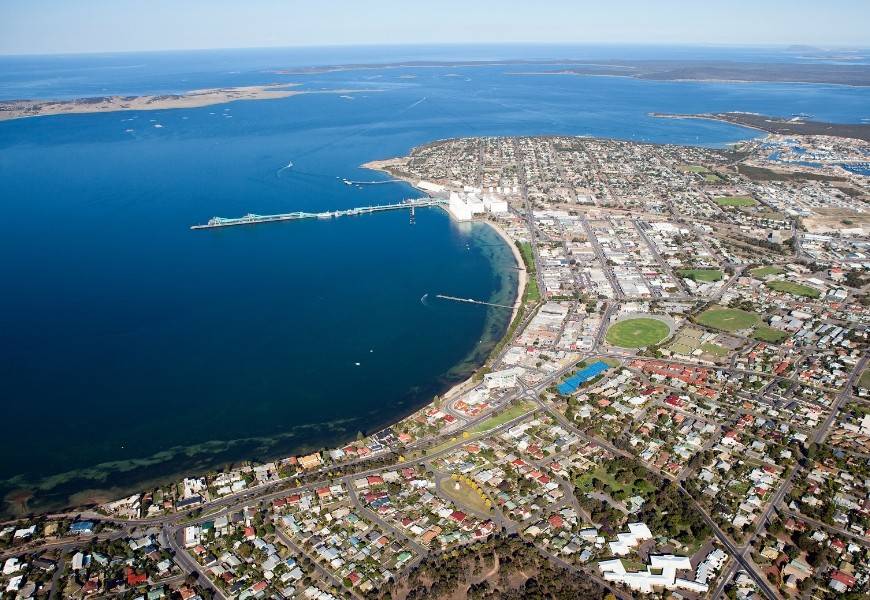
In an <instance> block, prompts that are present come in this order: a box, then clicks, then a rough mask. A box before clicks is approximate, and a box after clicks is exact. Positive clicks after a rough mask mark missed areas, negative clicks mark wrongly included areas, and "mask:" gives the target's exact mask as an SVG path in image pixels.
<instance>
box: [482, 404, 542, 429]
mask: <svg viewBox="0 0 870 600" xmlns="http://www.w3.org/2000/svg"><path fill="white" fill-rule="evenodd" d="M534 408H535V404H534V403H532V402H520V403H519V404H517V405H516V406H508V407H507V408H506V409H505V410H503V411H501V412H500V413H498V414H497V415H493V416H491V417H490V418H488V419H485V420H484V421H481V422H480V423H478V424H477V425H475V426H474V427H472V428H471V429H469V430H468V431H470V432H471V433H482V432H484V431H489V430H490V429H495V428H496V427H498V426H499V425H504V424H505V423H507V422H508V421H511V420H513V419H516V418H517V417H519V416H520V415H524V414H526V413H527V412H531V411H532V410H533V409H534Z"/></svg>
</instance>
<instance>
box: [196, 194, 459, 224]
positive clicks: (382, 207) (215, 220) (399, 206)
mask: <svg viewBox="0 0 870 600" xmlns="http://www.w3.org/2000/svg"><path fill="white" fill-rule="evenodd" d="M446 204H447V202H446V201H445V200H438V199H435V198H421V199H410V200H403V201H402V202H397V203H395V204H378V205H374V206H360V207H357V208H348V209H345V210H330V211H326V212H318V213H309V212H291V213H280V214H277V215H255V214H253V213H249V214H247V215H245V216H244V217H237V218H231V219H230V218H226V217H212V218H211V219H209V220H208V222H207V223H205V224H203V225H191V226H190V228H191V229H215V228H218V227H236V226H238V225H258V224H260V223H275V222H278V221H298V220H301V219H335V218H338V217H351V216H356V215H367V214H369V213H376V212H384V211H388V210H405V209H410V210H414V209H415V208H425V207H427V206H445V205H446Z"/></svg>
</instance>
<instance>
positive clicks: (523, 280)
mask: <svg viewBox="0 0 870 600" xmlns="http://www.w3.org/2000/svg"><path fill="white" fill-rule="evenodd" d="M430 143H431V142H430ZM411 151H413V148H412V149H411ZM405 158H407V157H398V156H396V157H393V158H385V159H378V160H370V161H368V162H365V163H363V164H361V165H360V167H361V168H363V169H369V170H371V171H379V172H381V173H385V174H387V175H389V176H390V177H393V178H395V179H399V180H401V181H403V182H404V183H407V184H408V185H410V186H411V187H412V188H414V189H415V190H418V191H420V192H422V193H424V194H425V195H426V196H429V197H431V195H430V194H429V192H427V191H426V190H424V189H421V188H419V187H417V185H416V183H415V182H414V180H413V179H411V178H409V177H408V176H406V175H404V174H403V173H399V172H396V171H394V170H390V167H396V166H399V165H402V164H404V161H405ZM442 208H443V207H442ZM444 212H447V210H446V209H445V211H444ZM447 214H448V218H450V219H451V220H452V218H453V217H451V216H450V213H449V212H448V213H447ZM471 222H472V223H480V224H483V225H486V226H488V227H490V228H491V229H492V230H493V231H494V232H495V234H496V235H497V236H498V237H499V238H501V239H502V240H503V241H504V243H505V244H506V245H507V246H508V248H510V250H511V254H512V255H513V257H514V262H516V271H517V288H516V298H515V299H514V304H513V309H512V310H511V317H510V319H509V320H508V322H507V328H506V329H505V332H504V335H502V337H501V338H500V339H498V340H496V342H495V345H494V346H493V351H494V350H495V349H496V348H498V347H499V345H500V344H501V343H502V342H503V341H504V339H505V336H507V335H509V334H510V330H511V325H512V324H513V322H514V321H515V320H516V318H517V315H518V314H519V312H520V308H521V307H522V305H523V294H525V290H526V284H527V283H528V272H527V271H526V264H525V262H524V261H523V256H522V254H521V253H520V249H519V248H518V247H517V244H516V241H515V240H513V239H512V238H511V237H510V235H508V233H507V232H506V231H505V230H504V229H503V228H502V227H501V226H500V225H499V224H498V223H496V222H494V221H491V220H489V219H473V220H472V221H471ZM492 358H493V356H492V354H490V355H489V356H487V358H486V360H484V361H483V364H481V365H480V366H479V367H477V368H476V369H475V370H474V371H473V372H472V373H471V375H469V376H468V378H467V379H466V380H465V381H462V382H460V383H457V384H455V385H453V386H452V387H450V388H449V389H448V390H447V391H446V392H444V394H442V395H441V400H442V401H443V400H447V399H452V398H453V397H455V396H459V395H461V394H462V393H464V392H465V391H467V390H466V389H465V388H466V386H468V384H469V383H475V384H476V381H475V378H476V376H477V374H478V373H479V372H480V371H481V370H482V369H484V368H486V366H487V365H488V364H489V362H490V361H491V360H492ZM471 387H474V386H471ZM429 404H431V402H430V403H427V404H425V405H424V406H428V405H429ZM421 408H422V407H421ZM418 410H419V409H418ZM390 425H392V424H390Z"/></svg>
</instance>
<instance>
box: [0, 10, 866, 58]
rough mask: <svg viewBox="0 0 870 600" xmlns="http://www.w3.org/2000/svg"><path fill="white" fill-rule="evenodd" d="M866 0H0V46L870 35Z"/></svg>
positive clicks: (730, 40)
mask: <svg viewBox="0 0 870 600" xmlns="http://www.w3.org/2000/svg"><path fill="white" fill-rule="evenodd" d="M868 23H870V2H868V1H867V0H812V1H809V0H790V1H786V0H751V1H750V0H727V1H723V0H610V1H602V0H596V1H588V0H549V1H548V0H537V1H534V0H525V1H515V0H464V1H458V0H435V1H426V0H306V1H294V0H236V1H229V0H40V1H36V0H0V54H43V53H58V52H115V51H132V50H171V49H194V48H242V47H262V46H312V45H313V46H317V45H335V44H348V45H351V44H407V43H417V44H432V43H469V42H477V43H505V42H530V43H586V44H590V43H591V44H598V43H620V44H621V43H643V44H647V43H654V44H658V43H660V44H735V45H756V44H812V45H824V46H831V45H837V46H862V47H868V46H870V26H868Z"/></svg>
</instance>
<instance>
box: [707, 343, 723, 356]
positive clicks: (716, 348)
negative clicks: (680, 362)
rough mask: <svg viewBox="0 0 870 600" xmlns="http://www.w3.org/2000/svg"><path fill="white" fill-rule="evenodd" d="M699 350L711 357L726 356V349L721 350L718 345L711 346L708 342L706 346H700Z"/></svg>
mask: <svg viewBox="0 0 870 600" xmlns="http://www.w3.org/2000/svg"><path fill="white" fill-rule="evenodd" d="M701 350H703V351H704V352H708V353H710V354H712V355H713V356H725V355H727V354H728V349H727V348H723V347H722V346H720V345H719V344H711V343H709V342H708V343H706V344H701Z"/></svg>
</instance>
